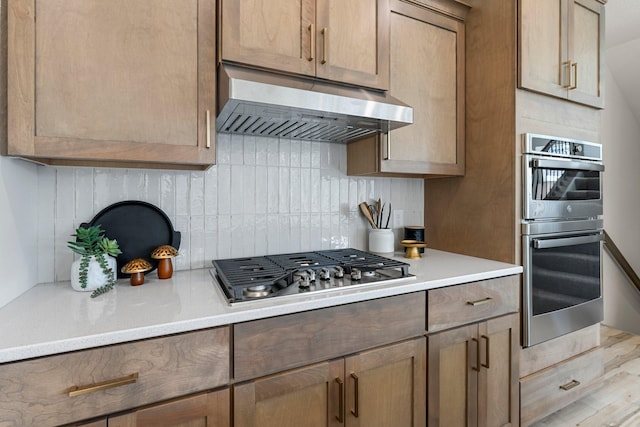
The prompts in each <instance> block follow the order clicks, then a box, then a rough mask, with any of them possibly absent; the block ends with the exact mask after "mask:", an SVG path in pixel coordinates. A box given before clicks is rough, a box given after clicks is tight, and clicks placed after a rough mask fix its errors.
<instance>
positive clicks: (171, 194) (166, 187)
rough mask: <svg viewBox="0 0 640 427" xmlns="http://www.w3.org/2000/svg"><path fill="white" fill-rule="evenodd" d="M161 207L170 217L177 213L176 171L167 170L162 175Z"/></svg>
mask: <svg viewBox="0 0 640 427" xmlns="http://www.w3.org/2000/svg"><path fill="white" fill-rule="evenodd" d="M160 209H162V210H163V211H164V213H166V214H167V216H169V217H174V216H175V214H176V176H175V173H174V172H171V171H165V172H163V173H162V175H161V176H160Z"/></svg>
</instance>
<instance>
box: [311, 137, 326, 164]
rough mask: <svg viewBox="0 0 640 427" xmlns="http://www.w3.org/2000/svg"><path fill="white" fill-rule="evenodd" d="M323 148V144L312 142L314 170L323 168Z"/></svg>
mask: <svg viewBox="0 0 640 427" xmlns="http://www.w3.org/2000/svg"><path fill="white" fill-rule="evenodd" d="M322 146H323V143H321V142H312V143H311V167H312V168H320V167H321V157H322V154H321V151H322Z"/></svg>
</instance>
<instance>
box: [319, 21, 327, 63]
mask: <svg viewBox="0 0 640 427" xmlns="http://www.w3.org/2000/svg"><path fill="white" fill-rule="evenodd" d="M328 32H329V30H328V29H327V27H324V28H323V29H322V61H320V63H321V64H326V63H327V33H328Z"/></svg>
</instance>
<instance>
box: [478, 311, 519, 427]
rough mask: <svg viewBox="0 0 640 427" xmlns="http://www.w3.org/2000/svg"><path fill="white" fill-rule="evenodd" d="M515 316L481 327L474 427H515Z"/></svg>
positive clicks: (516, 374) (502, 318)
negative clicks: (475, 422) (476, 426)
mask: <svg viewBox="0 0 640 427" xmlns="http://www.w3.org/2000/svg"><path fill="white" fill-rule="evenodd" d="M519 319H520V317H519V316H518V314H511V315H508V316H502V317H498V318H495V319H492V320H489V321H486V322H483V323H481V324H480V325H479V326H478V328H479V335H480V338H479V339H480V366H481V369H480V372H479V373H478V425H480V426H517V425H518V422H519V419H520V417H519V399H518V396H519V391H518V381H519V376H520V370H519V363H518V352H519V346H520V333H519V331H520V321H519Z"/></svg>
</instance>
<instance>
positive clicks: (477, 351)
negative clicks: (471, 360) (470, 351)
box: [469, 338, 480, 372]
mask: <svg viewBox="0 0 640 427" xmlns="http://www.w3.org/2000/svg"><path fill="white" fill-rule="evenodd" d="M471 341H473V342H474V343H476V366H472V367H471V369H473V370H474V371H476V372H480V341H478V339H477V338H471ZM469 348H471V346H469Z"/></svg>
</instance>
